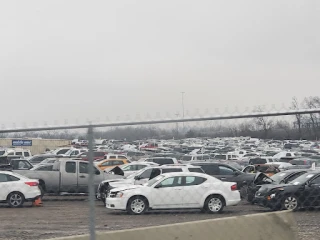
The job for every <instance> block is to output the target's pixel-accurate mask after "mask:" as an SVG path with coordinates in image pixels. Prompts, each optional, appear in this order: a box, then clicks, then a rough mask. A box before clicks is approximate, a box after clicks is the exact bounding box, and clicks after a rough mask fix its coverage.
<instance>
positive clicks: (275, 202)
mask: <svg viewBox="0 0 320 240" xmlns="http://www.w3.org/2000/svg"><path fill="white" fill-rule="evenodd" d="M253 203H255V204H257V205H259V206H261V207H266V208H271V209H276V208H279V207H280V206H281V200H280V199H279V198H271V199H270V198H268V196H255V198H254V199H253Z"/></svg>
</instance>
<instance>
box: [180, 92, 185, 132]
mask: <svg viewBox="0 0 320 240" xmlns="http://www.w3.org/2000/svg"><path fill="white" fill-rule="evenodd" d="M184 93H185V92H181V103H182V119H184ZM182 130H183V131H184V122H182Z"/></svg>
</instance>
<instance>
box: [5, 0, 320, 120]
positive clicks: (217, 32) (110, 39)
mask: <svg viewBox="0 0 320 240" xmlns="http://www.w3.org/2000/svg"><path fill="white" fill-rule="evenodd" d="M319 23H320V2H319V1H318V0H307V1H306V0H305V1H302V0H267V1H256V0H241V1H239V0H234V1H222V0H221V1H213V0H198V1H195V0H180V1H179V0H162V1H155V0H140V1H139V0H138V1H133V0H117V1H89V0H86V1H83V0H63V1H62V0H54V1H53V0H52V1H43V0H37V1H36V0H34V1H31V0H29V1H23V0H21V1H14V0H10V1H1V2H0V30H1V31H0V79H1V80H0V81H1V90H2V91H1V94H0V101H1V118H0V123H1V124H5V125H6V126H10V125H11V123H12V122H15V123H16V124H17V125H21V124H22V123H24V122H25V123H27V124H33V122H38V124H39V125H40V124H41V123H42V122H44V121H48V122H54V120H57V121H59V122H60V123H63V122H64V120H65V119H68V120H69V123H75V120H76V119H78V120H79V122H83V121H86V119H93V120H96V119H100V120H103V119H106V117H107V116H108V117H109V118H113V117H114V116H117V115H121V116H125V115H127V114H129V115H131V116H132V117H133V118H134V117H135V116H136V113H141V115H142V116H143V115H145V114H147V113H149V114H150V115H153V114H156V112H160V113H163V114H165V113H166V112H171V113H174V112H176V111H181V94H180V92H181V91H184V92H185V106H186V109H187V110H189V111H190V112H193V111H195V109H197V108H199V109H200V110H205V109H210V110H214V109H215V108H220V109H222V110H223V109H224V108H225V107H229V108H234V107H236V106H238V107H239V108H244V107H252V106H254V105H258V104H265V105H268V106H271V105H272V104H275V105H277V106H280V107H281V106H282V104H283V103H285V104H287V105H289V104H290V99H291V98H292V97H293V96H297V97H298V98H300V99H302V98H303V97H305V96H311V95H319V89H320V39H319V36H320V27H319ZM41 125H42V124H41Z"/></svg>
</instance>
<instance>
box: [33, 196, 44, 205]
mask: <svg viewBox="0 0 320 240" xmlns="http://www.w3.org/2000/svg"><path fill="white" fill-rule="evenodd" d="M32 206H33V207H42V201H41V197H38V198H36V199H35V200H34V201H33V203H32Z"/></svg>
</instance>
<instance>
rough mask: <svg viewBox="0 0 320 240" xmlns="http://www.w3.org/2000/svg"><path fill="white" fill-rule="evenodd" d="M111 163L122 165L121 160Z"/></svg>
mask: <svg viewBox="0 0 320 240" xmlns="http://www.w3.org/2000/svg"><path fill="white" fill-rule="evenodd" d="M113 165H123V161H119V160H118V161H113Z"/></svg>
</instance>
